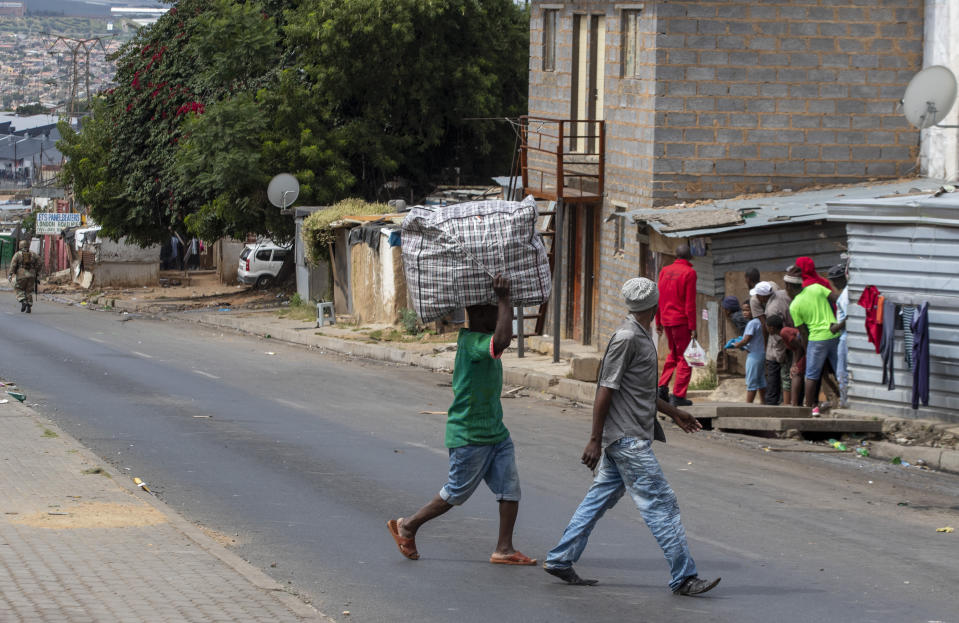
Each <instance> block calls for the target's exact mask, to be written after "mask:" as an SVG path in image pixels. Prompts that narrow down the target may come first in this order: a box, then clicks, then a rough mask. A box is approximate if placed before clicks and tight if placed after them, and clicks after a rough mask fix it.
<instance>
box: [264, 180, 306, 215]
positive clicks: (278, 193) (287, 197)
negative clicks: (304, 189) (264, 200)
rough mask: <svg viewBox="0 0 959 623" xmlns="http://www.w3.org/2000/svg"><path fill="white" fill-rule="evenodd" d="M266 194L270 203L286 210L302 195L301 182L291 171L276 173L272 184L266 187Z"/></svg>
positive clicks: (271, 181)
mask: <svg viewBox="0 0 959 623" xmlns="http://www.w3.org/2000/svg"><path fill="white" fill-rule="evenodd" d="M266 196H267V197H268V198H269V200H270V203H272V204H273V205H275V206H276V207H278V208H280V209H281V210H285V209H286V208H288V207H290V206H291V205H293V202H294V201H296V198H297V197H299V196H300V183H299V182H298V181H296V178H295V177H293V176H292V175H290V174H289V173H280V174H279V175H274V176H273V179H272V180H270V185H269V186H267V187H266Z"/></svg>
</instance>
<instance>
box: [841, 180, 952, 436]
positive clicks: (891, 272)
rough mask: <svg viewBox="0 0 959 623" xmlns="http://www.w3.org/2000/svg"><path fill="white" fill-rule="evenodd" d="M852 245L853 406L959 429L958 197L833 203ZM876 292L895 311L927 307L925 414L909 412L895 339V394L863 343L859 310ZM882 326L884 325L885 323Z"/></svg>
mask: <svg viewBox="0 0 959 623" xmlns="http://www.w3.org/2000/svg"><path fill="white" fill-rule="evenodd" d="M829 220H830V222H833V223H836V224H841V225H845V227H846V231H847V236H848V240H849V256H850V257H849V302H850V304H849V317H850V320H849V322H848V331H849V337H848V342H849V372H850V376H851V380H850V387H849V394H850V403H851V404H852V406H857V407H863V408H869V409H870V410H872V411H877V412H881V413H888V414H890V415H896V416H900V417H916V418H935V419H938V420H942V421H947V422H959V193H957V192H947V193H943V194H941V195H940V196H938V197H937V196H935V195H933V194H922V195H917V196H912V197H900V198H891V199H875V200H865V201H863V200H859V201H841V202H837V203H830V205H829ZM871 285H872V286H876V288H878V290H879V292H880V293H881V294H882V295H883V296H885V297H886V300H888V301H892V302H894V303H896V304H898V305H908V306H913V305H919V304H921V303H923V302H927V303H929V355H930V362H929V363H930V366H929V385H930V396H929V406H928V407H922V406H920V408H919V409H918V410H913V409H912V386H913V375H912V372H911V371H910V370H909V369H908V368H907V365H906V361H905V356H904V352H905V351H904V339H903V331H902V330H898V329H897V330H896V333H895V344H896V347H895V357H894V367H895V380H896V387H895V389H892V390H890V389H888V387H887V386H886V385H885V384H883V383H882V359H881V358H880V356H879V355H878V354H876V350H875V348H874V347H873V346H872V344H870V343H869V341H868V340H867V338H866V333H865V327H864V323H865V310H864V309H863V308H862V307H860V306H859V305H857V304H856V302H857V301H858V300H859V297H860V295H861V294H862V292H863V290H864V289H865V288H866V287H868V286H871ZM883 320H884V322H885V321H886V319H885V318H884V319H883Z"/></svg>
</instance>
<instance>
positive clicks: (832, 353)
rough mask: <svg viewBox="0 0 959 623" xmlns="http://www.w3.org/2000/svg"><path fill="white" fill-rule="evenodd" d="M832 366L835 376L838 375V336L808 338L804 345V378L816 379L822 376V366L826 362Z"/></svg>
mask: <svg viewBox="0 0 959 623" xmlns="http://www.w3.org/2000/svg"><path fill="white" fill-rule="evenodd" d="M827 361H828V362H829V365H831V366H832V370H833V372H835V373H836V377H837V378H838V377H839V338H838V337H834V338H832V339H831V340H816V341H814V340H809V343H808V344H807V345H806V378H807V379H809V380H811V381H818V380H819V377H820V376H822V369H823V366H824V365H826V362H827Z"/></svg>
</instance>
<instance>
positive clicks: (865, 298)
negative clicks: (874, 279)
mask: <svg viewBox="0 0 959 623" xmlns="http://www.w3.org/2000/svg"><path fill="white" fill-rule="evenodd" d="M859 306H860V307H863V308H864V309H865V310H866V336H867V337H868V338H869V342H870V343H871V344H872V345H873V346H875V347H876V352H877V353H878V352H879V344H880V341H881V339H882V323H881V322H879V321H878V319H877V315H878V310H879V289H878V288H876V286H868V287H867V288H866V289H865V290H863V293H862V296H860V297H859Z"/></svg>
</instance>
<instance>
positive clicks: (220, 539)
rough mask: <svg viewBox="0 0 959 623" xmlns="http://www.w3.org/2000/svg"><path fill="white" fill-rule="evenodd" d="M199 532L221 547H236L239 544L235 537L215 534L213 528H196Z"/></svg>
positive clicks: (219, 533)
mask: <svg viewBox="0 0 959 623" xmlns="http://www.w3.org/2000/svg"><path fill="white" fill-rule="evenodd" d="M197 527H198V528H200V530H202V531H203V534H205V535H207V536H208V537H210V538H211V539H213V540H214V541H216V542H217V543H219V544H220V545H222V546H223V547H236V546H237V545H239V543H238V542H237V540H236V537H232V536H228V535H226V534H223V533H222V532H217V531H216V530H214V529H213V528H207V527H206V526H200V525H198V526H197Z"/></svg>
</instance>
